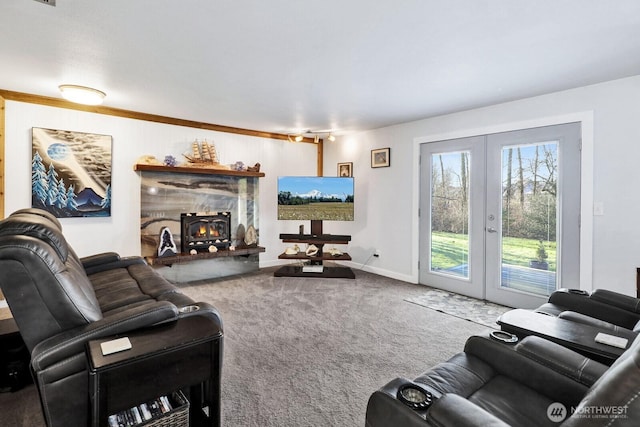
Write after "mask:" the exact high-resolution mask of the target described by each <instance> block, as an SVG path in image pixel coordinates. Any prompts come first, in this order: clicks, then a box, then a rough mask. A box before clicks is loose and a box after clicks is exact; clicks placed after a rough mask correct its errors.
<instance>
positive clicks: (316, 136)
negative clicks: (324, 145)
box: [287, 129, 336, 144]
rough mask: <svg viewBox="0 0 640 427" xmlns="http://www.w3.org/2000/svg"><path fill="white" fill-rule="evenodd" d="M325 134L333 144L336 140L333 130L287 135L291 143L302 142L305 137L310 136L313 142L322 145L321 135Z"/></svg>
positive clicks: (308, 130) (305, 131) (304, 131)
mask: <svg viewBox="0 0 640 427" xmlns="http://www.w3.org/2000/svg"><path fill="white" fill-rule="evenodd" d="M323 134H327V140H329V141H331V142H333V141H335V140H336V137H335V136H334V135H333V133H332V131H331V130H315V131H314V130H310V129H307V130H303V131H300V132H299V133H290V134H287V138H288V139H289V142H302V141H303V140H304V138H305V136H308V137H310V138H313V142H314V143H315V144H318V143H320V135H323Z"/></svg>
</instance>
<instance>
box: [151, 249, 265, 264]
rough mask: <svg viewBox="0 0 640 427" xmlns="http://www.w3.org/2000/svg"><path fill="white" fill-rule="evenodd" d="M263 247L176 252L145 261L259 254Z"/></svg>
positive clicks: (176, 262)
mask: <svg viewBox="0 0 640 427" xmlns="http://www.w3.org/2000/svg"><path fill="white" fill-rule="evenodd" d="M264 251H265V248H263V247H262V246H249V247H243V248H237V249H236V250H234V251H230V250H228V249H220V250H218V251H217V252H199V253H197V254H195V255H191V254H176V255H172V256H167V257H162V258H158V257H147V262H148V263H149V264H151V265H172V264H181V263H185V262H191V261H197V260H201V259H212V258H220V257H233V256H246V255H252V254H259V253H261V252H264Z"/></svg>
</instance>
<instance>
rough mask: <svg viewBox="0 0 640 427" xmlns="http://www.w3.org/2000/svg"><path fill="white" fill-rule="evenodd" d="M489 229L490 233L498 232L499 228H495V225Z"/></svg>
mask: <svg viewBox="0 0 640 427" xmlns="http://www.w3.org/2000/svg"><path fill="white" fill-rule="evenodd" d="M487 231H488V232H489V233H497V232H498V230H496V229H495V228H493V227H489V228H487Z"/></svg>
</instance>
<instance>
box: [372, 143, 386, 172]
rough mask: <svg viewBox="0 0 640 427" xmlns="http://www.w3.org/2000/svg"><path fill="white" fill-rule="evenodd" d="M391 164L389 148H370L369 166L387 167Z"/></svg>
mask: <svg viewBox="0 0 640 427" xmlns="http://www.w3.org/2000/svg"><path fill="white" fill-rule="evenodd" d="M389 166H391V148H388V147H387V148H377V149H375V150H371V167H372V168H387V167H389Z"/></svg>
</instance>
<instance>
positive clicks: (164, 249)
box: [158, 227, 178, 258]
mask: <svg viewBox="0 0 640 427" xmlns="http://www.w3.org/2000/svg"><path fill="white" fill-rule="evenodd" d="M177 253H178V247H177V246H176V242H175V241H174V240H173V235H172V234H171V230H169V227H162V230H160V244H159V245H158V257H159V258H162V257H166V256H173V255H175V254H177Z"/></svg>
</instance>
